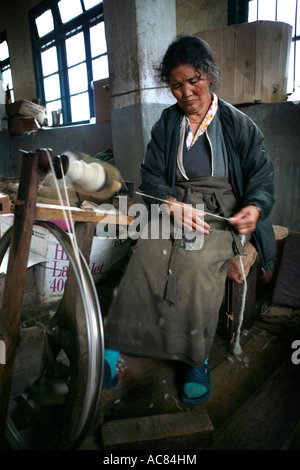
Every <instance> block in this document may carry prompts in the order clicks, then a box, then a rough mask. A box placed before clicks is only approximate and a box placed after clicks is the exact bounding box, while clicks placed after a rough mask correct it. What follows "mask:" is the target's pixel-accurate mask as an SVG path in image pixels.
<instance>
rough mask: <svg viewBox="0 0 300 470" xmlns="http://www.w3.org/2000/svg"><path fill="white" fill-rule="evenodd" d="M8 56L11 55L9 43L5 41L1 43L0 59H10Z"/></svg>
mask: <svg viewBox="0 0 300 470" xmlns="http://www.w3.org/2000/svg"><path fill="white" fill-rule="evenodd" d="M8 57H9V52H8V44H7V42H6V41H3V42H1V44H0V60H5V59H8Z"/></svg>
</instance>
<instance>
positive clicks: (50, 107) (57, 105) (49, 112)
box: [46, 100, 62, 126]
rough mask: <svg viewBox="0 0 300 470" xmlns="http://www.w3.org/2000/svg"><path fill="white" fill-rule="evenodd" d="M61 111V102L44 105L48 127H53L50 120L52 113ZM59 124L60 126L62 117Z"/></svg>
mask: <svg viewBox="0 0 300 470" xmlns="http://www.w3.org/2000/svg"><path fill="white" fill-rule="evenodd" d="M58 110H61V101H60V100H57V101H51V103H47V105H46V116H47V120H48V126H52V125H53V119H52V111H58ZM60 124H62V117H61V119H60Z"/></svg>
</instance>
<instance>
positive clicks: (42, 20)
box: [35, 10, 54, 38]
mask: <svg viewBox="0 0 300 470" xmlns="http://www.w3.org/2000/svg"><path fill="white" fill-rule="evenodd" d="M35 23H36V27H37V30H38V35H39V37H40V38H41V37H43V36H45V35H46V34H48V33H50V31H53V28H54V24H53V16H52V11H51V10H47V11H45V13H43V14H42V15H41V16H39V17H38V18H36V20H35Z"/></svg>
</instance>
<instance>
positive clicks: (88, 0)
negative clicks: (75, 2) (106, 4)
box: [84, 0, 102, 10]
mask: <svg viewBox="0 0 300 470" xmlns="http://www.w3.org/2000/svg"><path fill="white" fill-rule="evenodd" d="M99 3H102V0H101V2H99V0H84V8H85V9H86V10H89V9H90V8H92V7H94V6H95V5H99Z"/></svg>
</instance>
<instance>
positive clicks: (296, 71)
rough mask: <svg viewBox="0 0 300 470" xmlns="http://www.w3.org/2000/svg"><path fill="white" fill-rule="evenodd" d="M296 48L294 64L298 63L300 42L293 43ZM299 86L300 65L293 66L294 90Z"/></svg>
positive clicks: (299, 60) (299, 62)
mask: <svg viewBox="0 0 300 470" xmlns="http://www.w3.org/2000/svg"><path fill="white" fill-rule="evenodd" d="M295 48H296V64H300V42H299V41H297V42H296V44H295ZM299 86H300V67H299V66H298V67H296V68H295V90H296V89H297V88H299Z"/></svg>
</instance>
